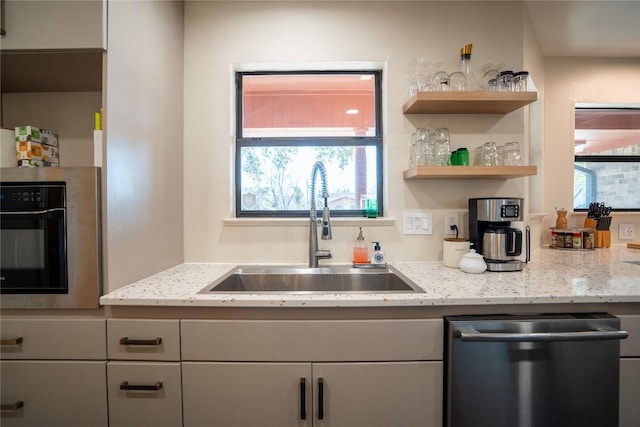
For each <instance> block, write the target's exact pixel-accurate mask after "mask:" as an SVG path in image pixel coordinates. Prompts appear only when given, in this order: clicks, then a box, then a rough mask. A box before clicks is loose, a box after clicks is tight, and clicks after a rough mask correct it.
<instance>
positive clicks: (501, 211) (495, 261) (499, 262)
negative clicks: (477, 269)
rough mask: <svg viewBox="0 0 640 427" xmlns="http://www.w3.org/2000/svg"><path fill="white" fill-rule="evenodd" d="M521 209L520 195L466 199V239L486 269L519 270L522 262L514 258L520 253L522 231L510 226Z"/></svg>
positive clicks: (520, 219) (519, 215) (520, 212)
mask: <svg viewBox="0 0 640 427" xmlns="http://www.w3.org/2000/svg"><path fill="white" fill-rule="evenodd" d="M523 213H524V200H523V199H521V198H515V197H514V198H501V197H489V198H478V199H469V240H470V241H471V245H472V246H473V248H474V249H475V250H476V252H478V253H480V254H482V256H483V257H484V259H485V262H486V263H487V270H488V271H520V270H522V268H523V262H522V261H520V260H519V259H516V258H515V257H517V256H520V254H521V253H522V245H523V236H522V231H521V230H518V229H516V228H512V227H511V222H512V221H522V220H523ZM527 237H528V236H527ZM527 244H528V239H527ZM527 258H528V251H527ZM527 260H528V259H527Z"/></svg>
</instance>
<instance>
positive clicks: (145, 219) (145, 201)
mask: <svg viewBox="0 0 640 427" xmlns="http://www.w3.org/2000/svg"><path fill="white" fill-rule="evenodd" d="M183 27H184V20H183V8H182V3H181V2H168V1H162V2H148V1H112V2H109V32H108V33H109V38H108V43H109V46H108V64H107V80H106V95H105V99H106V108H105V112H106V117H105V132H106V149H105V168H104V169H103V172H104V173H105V176H104V177H103V183H104V187H105V189H106V194H105V197H106V198H105V200H104V214H103V217H104V218H103V219H104V221H105V226H106V227H105V228H104V234H103V239H104V247H105V273H106V279H107V289H106V290H107V291H112V290H114V289H117V288H119V287H121V286H124V285H126V284H129V283H131V282H133V281H136V280H139V279H141V278H143V277H146V276H149V275H151V274H153V273H156V272H158V271H161V270H165V269H167V268H169V267H172V266H174V265H176V264H179V263H181V262H182V260H183V247H182V242H183V214H182V210H183V201H182V128H183V126H182V111H183V107H182V75H183V73H182V52H183V43H182V40H183V33H184V31H183Z"/></svg>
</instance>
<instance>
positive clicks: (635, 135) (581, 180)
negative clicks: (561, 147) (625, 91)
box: [573, 104, 640, 211]
mask: <svg viewBox="0 0 640 427" xmlns="http://www.w3.org/2000/svg"><path fill="white" fill-rule="evenodd" d="M574 161H575V162H574V186H573V188H574V191H573V208H574V210H576V211H586V210H587V209H588V208H589V204H590V203H592V202H604V203H605V204H606V205H608V206H612V207H613V209H614V210H616V211H637V210H640V191H638V183H640V108H636V107H633V108H623V107H612V106H602V105H600V106H598V105H589V104H578V105H576V110H575V160H574Z"/></svg>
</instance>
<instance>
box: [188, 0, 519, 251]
mask: <svg viewBox="0 0 640 427" xmlns="http://www.w3.org/2000/svg"><path fill="white" fill-rule="evenodd" d="M185 14H186V21H185V22H186V24H185V25H186V27H185V30H186V32H185V132H184V139H185V142H184V144H185V159H184V160H185V185H184V194H185V261H187V262H189V261H214V262H215V261H228V262H306V260H307V234H308V229H307V227H308V222H307V221H295V220H293V221H289V222H280V223H276V225H274V224H273V223H269V225H264V223H263V222H258V221H256V222H253V223H251V225H247V223H246V222H244V223H243V225H244V226H242V227H239V226H233V223H232V222H231V221H226V223H225V219H226V218H233V217H234V213H233V209H232V194H233V168H232V160H233V144H234V135H233V120H232V116H233V90H234V87H233V81H232V64H235V63H263V64H270V65H273V64H274V63H276V64H291V63H304V62H319V61H320V62H321V61H328V62H337V61H377V62H380V63H383V64H385V68H384V80H385V82H384V84H385V88H384V95H383V96H384V100H383V115H384V123H383V126H384V130H383V131H384V144H385V159H384V164H385V170H384V174H385V175H384V179H385V188H386V193H385V203H384V206H385V217H391V218H395V219H400V220H399V221H398V220H396V221H395V222H393V221H391V222H386V223H383V224H384V225H379V226H371V225H370V224H371V221H369V222H367V221H366V220H364V219H363V220H353V221H351V222H345V221H342V222H340V223H337V222H336V223H337V224H338V225H334V230H333V240H332V241H330V242H325V241H323V242H322V243H321V246H322V247H324V248H328V249H331V251H332V252H333V255H334V259H333V262H345V263H346V262H350V260H351V247H352V244H353V240H354V239H355V237H356V235H357V226H358V225H362V224H364V225H365V228H364V235H365V238H366V239H367V240H379V241H380V242H381V243H382V247H383V249H384V250H385V251H386V254H387V258H388V259H389V260H390V261H394V260H395V261H397V260H436V259H441V257H442V245H441V240H442V237H443V232H444V223H443V215H444V212H446V211H450V210H461V211H464V210H466V208H467V200H468V198H470V197H483V196H494V195H499V196H524V194H525V191H526V187H527V186H526V180H525V179H523V178H521V179H515V180H507V181H504V180H497V181H496V180H465V181H459V180H435V181H434V180H425V181H404V180H403V179H402V171H403V170H404V169H406V165H407V160H408V154H407V153H408V143H409V137H410V134H411V132H413V131H414V129H415V128H416V127H420V126H427V127H430V128H436V127H442V126H446V127H448V128H449V129H450V131H451V134H452V144H453V148H458V147H462V146H466V147H468V148H470V149H473V148H474V147H475V146H478V145H480V144H482V143H483V142H486V141H488V140H495V141H496V142H499V143H501V142H506V141H508V140H514V139H515V140H519V141H525V135H524V132H525V125H524V123H525V115H524V111H518V112H514V113H511V114H508V115H506V116H501V115H488V116H482V115H473V116H466V115H429V116H427V115H413V116H404V115H403V114H402V105H403V103H404V102H405V101H406V100H407V98H408V91H407V80H408V76H409V63H410V61H411V59H412V58H414V57H416V56H422V57H425V58H426V59H427V60H431V61H437V60H443V61H446V62H447V63H448V67H447V68H448V69H450V70H453V69H454V67H455V66H456V63H457V61H458V53H459V50H460V48H461V47H462V46H463V45H464V44H466V43H473V45H474V54H473V60H474V62H475V66H476V68H479V66H480V65H481V64H482V63H486V62H506V63H508V64H510V65H512V66H513V67H514V68H515V69H521V68H522V67H523V46H524V43H525V42H524V40H523V20H524V17H525V14H524V12H523V6H522V4H521V3H519V2H509V3H505V2H495V3H492V2H489V3H487V2H482V3H478V2H469V3H465V2H395V1H394V2H368V3H364V2H255V3H252V2H187V3H186V6H185ZM310 172H311V171H309V173H310ZM329 181H331V177H330V176H329ZM404 210H412V211H415V210H423V211H429V212H432V213H434V221H435V224H434V230H435V234H434V235H432V236H426V237H425V236H405V235H402V233H401V227H402V224H401V218H402V212H403V211H404ZM464 220H465V221H466V220H467V218H466V216H465V217H464ZM367 224H369V225H367Z"/></svg>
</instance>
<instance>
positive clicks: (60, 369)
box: [0, 360, 108, 427]
mask: <svg viewBox="0 0 640 427" xmlns="http://www.w3.org/2000/svg"><path fill="white" fill-rule="evenodd" d="M1 366H2V368H1V376H2V378H1V382H0V385H1V388H2V392H1V393H0V395H1V396H2V405H3V406H4V405H7V406H13V408H3V410H2V418H1V419H0V425H2V427H13V426H34V427H35V426H38V427H40V426H70V427H71V426H91V427H107V424H108V420H107V388H106V382H107V380H106V378H107V377H106V362H105V361H102V362H98V361H84V360H83V361H73V362H70V361H59V360H53V361H52V360H48V361H41V360H4V361H2V363H1ZM18 402H22V406H20V405H19V404H18Z"/></svg>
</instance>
